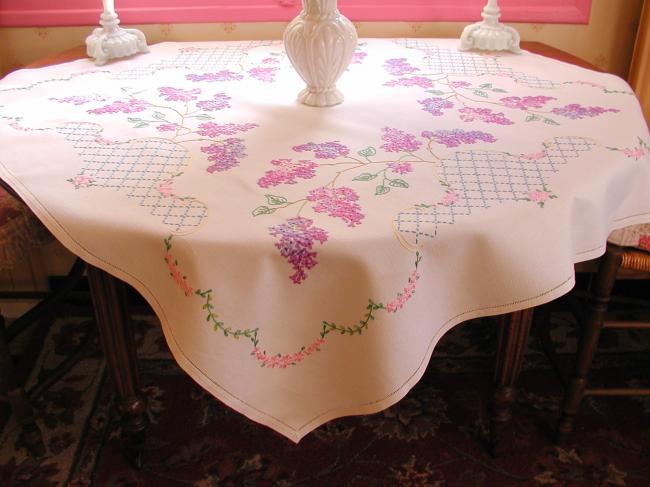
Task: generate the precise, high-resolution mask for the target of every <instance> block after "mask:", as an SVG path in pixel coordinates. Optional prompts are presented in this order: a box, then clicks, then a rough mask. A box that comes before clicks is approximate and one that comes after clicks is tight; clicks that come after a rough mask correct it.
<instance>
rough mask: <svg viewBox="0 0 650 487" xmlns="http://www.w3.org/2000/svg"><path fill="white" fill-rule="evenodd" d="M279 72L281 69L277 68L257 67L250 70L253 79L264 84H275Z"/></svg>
mask: <svg viewBox="0 0 650 487" xmlns="http://www.w3.org/2000/svg"><path fill="white" fill-rule="evenodd" d="M278 70H279V68H276V67H270V68H262V67H257V68H253V69H249V70H248V74H250V75H251V77H252V78H255V79H257V80H260V81H263V82H264V83H273V82H274V81H275V75H276V74H277V72H278Z"/></svg>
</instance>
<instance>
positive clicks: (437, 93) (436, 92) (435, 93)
mask: <svg viewBox="0 0 650 487" xmlns="http://www.w3.org/2000/svg"><path fill="white" fill-rule="evenodd" d="M425 91H426V93H431V94H432V95H436V96H441V95H444V94H445V92H444V91H440V90H425Z"/></svg>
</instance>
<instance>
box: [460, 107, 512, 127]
mask: <svg viewBox="0 0 650 487" xmlns="http://www.w3.org/2000/svg"><path fill="white" fill-rule="evenodd" d="M458 113H459V114H460V119H461V120H462V121H463V122H473V121H474V120H479V121H481V122H485V123H496V124H499V125H512V124H513V123H514V122H513V121H512V120H510V119H508V118H506V116H505V115H504V114H503V112H498V113H495V112H493V111H492V110H491V109H490V108H471V107H464V108H461V109H460V110H458Z"/></svg>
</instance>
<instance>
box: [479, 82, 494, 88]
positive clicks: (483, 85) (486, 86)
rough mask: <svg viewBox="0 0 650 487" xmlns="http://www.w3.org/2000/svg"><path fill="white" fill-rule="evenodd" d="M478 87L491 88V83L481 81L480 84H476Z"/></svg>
mask: <svg viewBox="0 0 650 487" xmlns="http://www.w3.org/2000/svg"><path fill="white" fill-rule="evenodd" d="M478 87H479V88H483V89H484V90H487V89H489V88H492V83H483V84H482V85H478Z"/></svg>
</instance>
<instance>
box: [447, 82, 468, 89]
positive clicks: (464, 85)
mask: <svg viewBox="0 0 650 487" xmlns="http://www.w3.org/2000/svg"><path fill="white" fill-rule="evenodd" d="M450 85H451V87H452V88H469V87H471V86H472V83H468V82H467V81H452V82H451V83H450Z"/></svg>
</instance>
